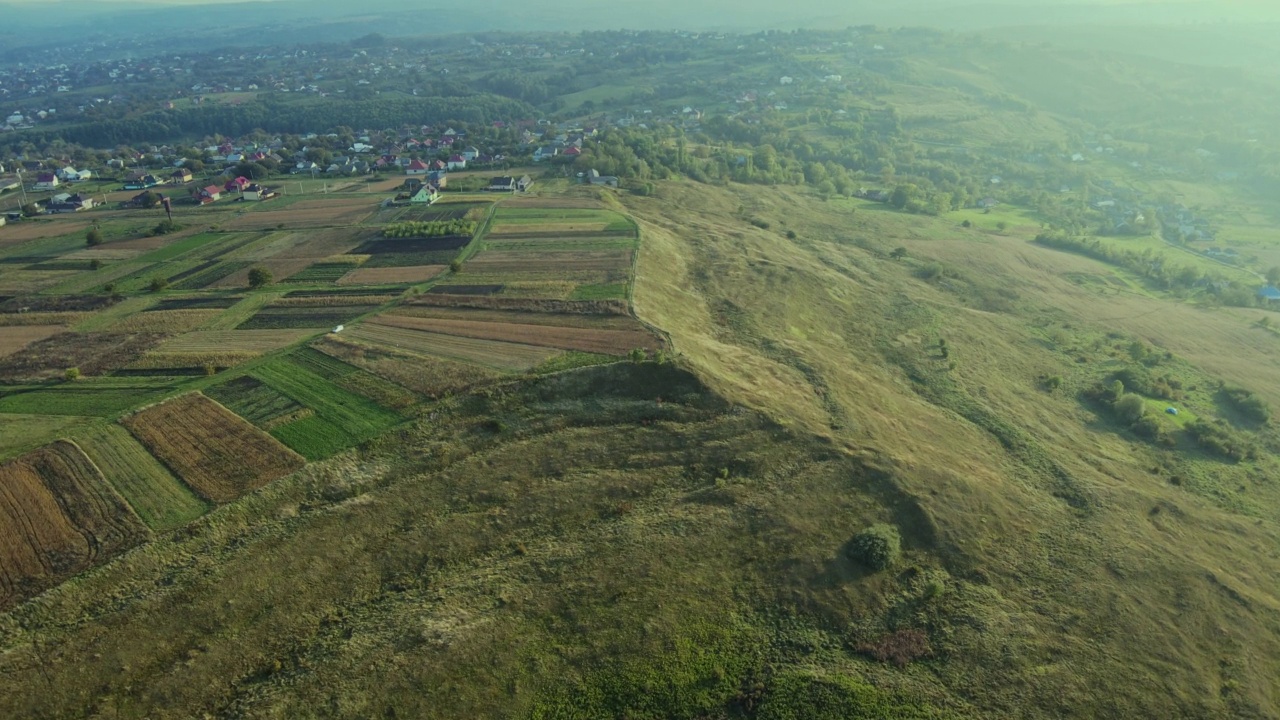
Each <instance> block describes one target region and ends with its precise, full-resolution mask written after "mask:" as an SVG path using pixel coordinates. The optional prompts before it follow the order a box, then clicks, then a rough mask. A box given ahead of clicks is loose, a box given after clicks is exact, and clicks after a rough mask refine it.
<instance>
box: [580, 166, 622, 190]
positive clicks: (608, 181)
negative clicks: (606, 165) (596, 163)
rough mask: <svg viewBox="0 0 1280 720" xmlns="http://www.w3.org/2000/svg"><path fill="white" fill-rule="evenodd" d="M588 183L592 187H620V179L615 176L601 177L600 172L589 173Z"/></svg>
mask: <svg viewBox="0 0 1280 720" xmlns="http://www.w3.org/2000/svg"><path fill="white" fill-rule="evenodd" d="M587 182H589V183H591V184H592V185H604V186H606V187H618V178H617V177H615V176H613V175H601V174H600V173H599V171H596V170H592V171H591V172H589V173H587Z"/></svg>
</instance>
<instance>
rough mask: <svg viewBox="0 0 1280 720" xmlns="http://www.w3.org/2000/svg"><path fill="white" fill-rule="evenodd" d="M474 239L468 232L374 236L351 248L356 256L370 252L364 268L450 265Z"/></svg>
mask: <svg viewBox="0 0 1280 720" xmlns="http://www.w3.org/2000/svg"><path fill="white" fill-rule="evenodd" d="M469 242H471V237H470V236H466V235H451V236H447V237H436V238H375V239H372V240H368V241H367V242H365V243H364V244H362V245H360V246H359V247H357V248H355V249H354V250H352V251H351V254H353V255H368V256H369V259H368V260H366V261H365V262H364V264H363V266H362V267H367V268H379V267H408V266H419V265H448V264H449V263H450V262H451V261H452V260H453V259H454V258H456V257H457V256H458V253H459V251H461V250H462V248H464V247H466V246H467V243H469Z"/></svg>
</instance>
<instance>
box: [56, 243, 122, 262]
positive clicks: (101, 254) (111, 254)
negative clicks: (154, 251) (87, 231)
mask: <svg viewBox="0 0 1280 720" xmlns="http://www.w3.org/2000/svg"><path fill="white" fill-rule="evenodd" d="M141 254H142V251H141V250H131V249H129V248H121V247H102V246H99V247H91V248H85V249H83V250H77V251H75V252H73V253H67V254H66V255H63V256H62V257H63V258H64V259H66V260H102V261H103V262H112V261H117V260H131V259H133V258H135V257H138V256H139V255H141Z"/></svg>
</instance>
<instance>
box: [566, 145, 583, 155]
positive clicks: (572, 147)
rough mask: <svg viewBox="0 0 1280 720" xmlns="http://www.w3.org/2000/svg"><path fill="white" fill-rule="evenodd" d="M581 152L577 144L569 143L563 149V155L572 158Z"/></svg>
mask: <svg viewBox="0 0 1280 720" xmlns="http://www.w3.org/2000/svg"><path fill="white" fill-rule="evenodd" d="M581 154H582V149H581V148H579V147H577V146H575V145H570V146H569V147H567V148H565V149H564V156H565V157H572V158H576V157H578V156H579V155H581Z"/></svg>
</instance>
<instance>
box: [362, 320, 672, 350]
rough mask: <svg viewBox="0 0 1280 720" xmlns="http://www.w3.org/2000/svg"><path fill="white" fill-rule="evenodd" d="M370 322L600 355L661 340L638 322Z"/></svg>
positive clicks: (658, 344)
mask: <svg viewBox="0 0 1280 720" xmlns="http://www.w3.org/2000/svg"><path fill="white" fill-rule="evenodd" d="M370 322H373V323H377V324H379V325H387V326H390V327H398V328H407V329H410V330H425V331H427V332H437V333H444V334H446V335H456V336H459V337H467V338H476V339H478V340H501V341H504V342H512V343H521V344H524V345H538V346H542V347H550V348H559V349H561V350H578V351H581V352H590V353H600V354H603V355H625V354H627V353H629V352H631V351H632V350H635V349H636V348H645V349H647V350H657V349H659V348H661V347H662V343H661V342H660V341H659V340H658V338H657V337H656V336H654V335H653V333H651V332H648V331H647V330H644V329H643V327H642V326H639V324H638V323H637V326H636V327H635V328H633V329H628V330H620V329H604V328H580V327H556V326H551V325H532V324H523V323H512V322H479V321H474V320H456V319H444V318H424V317H408V316H404V315H380V316H378V317H376V318H373V319H372V320H371V321H370Z"/></svg>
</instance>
